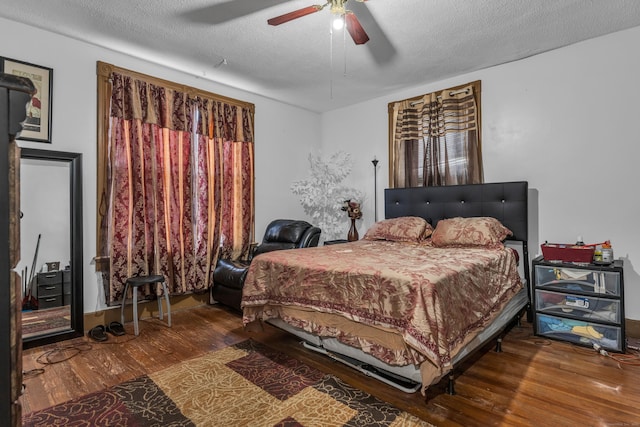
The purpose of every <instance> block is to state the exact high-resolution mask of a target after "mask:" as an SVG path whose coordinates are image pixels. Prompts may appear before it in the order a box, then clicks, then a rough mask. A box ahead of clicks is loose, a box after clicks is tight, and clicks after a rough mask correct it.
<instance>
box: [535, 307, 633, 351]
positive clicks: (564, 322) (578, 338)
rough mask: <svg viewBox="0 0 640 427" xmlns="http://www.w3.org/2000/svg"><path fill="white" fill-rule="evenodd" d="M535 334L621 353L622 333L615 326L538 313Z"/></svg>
mask: <svg viewBox="0 0 640 427" xmlns="http://www.w3.org/2000/svg"><path fill="white" fill-rule="evenodd" d="M536 333H537V334H538V335H540V336H543V337H549V338H553V339H558V340H562V341H568V342H572V343H575V344H580V345H584V346H587V347H593V345H594V344H598V345H599V346H601V347H603V348H605V349H607V350H612V351H618V352H620V351H622V339H623V337H622V333H621V329H620V328H619V327H617V326H610V325H602V324H599V323H593V322H584V321H581V320H574V319H567V318H562V317H557V316H550V315H547V314H542V313H538V314H537V315H536Z"/></svg>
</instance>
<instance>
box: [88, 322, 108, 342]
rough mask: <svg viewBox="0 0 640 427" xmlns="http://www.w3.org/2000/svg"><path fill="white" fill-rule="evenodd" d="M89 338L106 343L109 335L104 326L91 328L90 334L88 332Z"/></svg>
mask: <svg viewBox="0 0 640 427" xmlns="http://www.w3.org/2000/svg"><path fill="white" fill-rule="evenodd" d="M87 335H88V336H89V338H92V339H94V340H96V341H106V340H107V334H106V333H105V328H104V326H102V325H98V326H95V327H93V328H91V330H90V331H89V332H87Z"/></svg>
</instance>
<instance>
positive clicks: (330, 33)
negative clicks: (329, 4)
mask: <svg viewBox="0 0 640 427" xmlns="http://www.w3.org/2000/svg"><path fill="white" fill-rule="evenodd" d="M329 56H330V57H331V58H329V64H330V67H331V72H330V79H329V97H330V99H333V24H332V23H331V22H329Z"/></svg>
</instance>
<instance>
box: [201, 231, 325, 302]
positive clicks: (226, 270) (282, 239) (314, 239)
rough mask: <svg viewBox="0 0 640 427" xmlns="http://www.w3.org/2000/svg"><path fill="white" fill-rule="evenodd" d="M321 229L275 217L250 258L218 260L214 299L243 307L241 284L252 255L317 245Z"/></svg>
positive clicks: (214, 275)
mask: <svg viewBox="0 0 640 427" xmlns="http://www.w3.org/2000/svg"><path fill="white" fill-rule="evenodd" d="M320 232H321V230H320V229H319V228H318V227H314V226H313V225H311V224H309V223H308V222H306V221H297V220H292V219H276V220H275V221H272V222H271V223H270V224H269V225H268V226H267V231H266V232H265V233H264V237H263V239H262V243H261V244H260V245H258V246H256V247H255V249H254V251H253V253H251V254H249V259H248V260H246V261H245V260H237V261H232V260H230V259H219V260H218V263H217V264H216V268H215V270H214V271H213V286H212V287H211V298H212V299H213V300H215V301H217V302H219V303H222V304H224V305H228V306H229V307H232V308H234V309H236V310H241V307H240V303H241V301H242V287H243V286H244V279H245V278H246V276H247V270H249V265H250V264H251V260H252V259H253V257H255V256H257V255H260V254H262V253H265V252H271V251H278V250H283V249H296V248H308V247H311V246H318V240H320Z"/></svg>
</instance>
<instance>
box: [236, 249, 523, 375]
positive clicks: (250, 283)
mask: <svg viewBox="0 0 640 427" xmlns="http://www.w3.org/2000/svg"><path fill="white" fill-rule="evenodd" d="M516 264H517V261H516V257H515V255H514V253H513V251H512V250H511V249H505V248H500V249H484V248H478V249H476V248H474V249H469V248H436V247H433V246H432V245H430V244H429V243H422V244H417V243H399V242H388V241H368V240H360V241H356V242H351V243H346V244H340V245H329V246H322V247H316V248H306V249H293V250H286V251H276V252H269V253H265V254H262V255H259V256H257V257H256V258H255V259H254V260H253V262H252V263H251V267H250V268H249V271H248V274H247V278H246V281H245V285H244V290H243V299H242V305H243V310H244V315H243V322H244V324H245V325H247V324H249V323H251V322H254V321H256V320H267V319H270V318H274V317H281V318H284V320H285V321H287V322H289V323H291V324H294V326H297V327H301V328H303V329H305V330H307V331H308V332H311V333H314V334H317V335H321V336H327V335H329V336H334V337H337V338H338V339H339V340H340V341H343V342H345V343H346V344H349V345H354V346H356V347H360V348H361V349H362V350H363V351H366V352H368V353H370V354H372V355H373V356H375V357H377V358H378V359H380V360H382V361H383V362H385V363H388V364H391V365H406V364H409V363H414V364H416V365H419V364H420V363H422V362H423V361H424V360H425V359H428V360H430V361H431V362H432V363H433V364H434V365H436V366H438V367H442V366H444V365H446V364H448V363H449V362H450V361H451V358H452V357H454V356H455V352H456V351H457V349H458V348H459V347H460V346H461V344H463V343H464V342H465V341H466V340H468V339H469V336H470V334H473V335H475V333H477V332H479V331H480V330H481V329H482V327H483V326H484V325H486V324H487V323H488V322H489V321H490V320H491V319H492V318H493V317H494V316H495V315H496V314H497V313H498V312H499V311H500V309H501V308H502V306H503V305H504V304H506V303H507V302H508V300H509V299H510V298H511V297H512V296H513V295H514V294H515V293H516V292H517V291H518V290H520V288H521V287H522V283H521V281H520V278H519V275H518V272H517V267H516ZM285 307H295V308H296V309H299V310H295V311H298V312H300V311H302V312H304V311H309V312H321V313H327V314H333V315H338V316H341V317H344V318H345V319H349V320H351V321H355V322H360V323H365V324H367V325H371V326H373V327H375V328H380V329H381V330H384V331H392V332H394V333H397V334H399V335H400V336H401V337H402V340H404V343H406V346H407V351H404V352H398V351H389V349H385V348H384V346H380V345H378V344H372V343H369V344H366V339H365V340H359V339H358V337H353V336H349V334H348V333H345V332H343V331H340V330H337V329H339V328H336V327H335V326H331V327H328V326H327V325H322V324H320V323H318V322H317V321H314V320H308V319H303V318H298V319H291V318H285V317H286V316H283V314H282V313H285V312H286V310H284V309H283V308H285ZM316 318H317V317H316Z"/></svg>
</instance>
